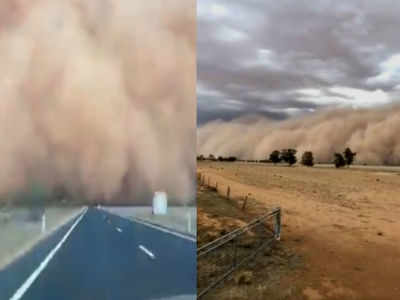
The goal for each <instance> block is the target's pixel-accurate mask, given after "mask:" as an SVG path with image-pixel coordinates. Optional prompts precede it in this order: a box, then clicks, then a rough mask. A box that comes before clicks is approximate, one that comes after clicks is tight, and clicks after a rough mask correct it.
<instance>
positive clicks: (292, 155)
mask: <svg viewBox="0 0 400 300" xmlns="http://www.w3.org/2000/svg"><path fill="white" fill-rule="evenodd" d="M296 154H297V150H296V149H292V148H288V149H282V150H280V151H279V150H274V151H272V152H271V154H270V155H269V158H268V159H265V160H246V161H247V162H261V163H263V162H271V163H274V164H277V163H281V162H284V163H287V164H288V165H289V166H293V165H294V164H296V163H297V157H296ZM356 155H357V153H356V152H353V151H352V150H351V149H350V148H349V147H347V148H346V149H345V150H344V151H343V152H342V153H338V152H336V153H334V155H333V163H334V164H335V167H336V168H342V167H345V166H350V165H352V164H353V162H354V158H355V157H356ZM197 160H211V161H230V162H234V161H237V160H238V159H237V158H236V157H235V156H228V157H222V156H218V157H215V156H214V155H213V154H210V155H209V156H208V157H205V156H204V155H202V154H201V155H199V156H197ZM300 163H301V164H302V165H304V166H307V167H312V166H314V155H313V153H312V151H305V152H303V155H302V156H301V161H300Z"/></svg>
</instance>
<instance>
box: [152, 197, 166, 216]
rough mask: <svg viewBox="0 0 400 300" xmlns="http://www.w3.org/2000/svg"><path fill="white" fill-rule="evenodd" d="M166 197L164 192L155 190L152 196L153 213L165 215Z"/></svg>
mask: <svg viewBox="0 0 400 300" xmlns="http://www.w3.org/2000/svg"><path fill="white" fill-rule="evenodd" d="M167 207H168V197H167V193H166V192H155V193H154V197H153V215H166V214H167Z"/></svg>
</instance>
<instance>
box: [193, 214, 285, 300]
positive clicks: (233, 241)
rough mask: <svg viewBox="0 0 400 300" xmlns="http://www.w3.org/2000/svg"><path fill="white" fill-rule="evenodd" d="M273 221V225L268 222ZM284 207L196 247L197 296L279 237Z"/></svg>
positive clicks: (207, 290) (222, 279)
mask: <svg viewBox="0 0 400 300" xmlns="http://www.w3.org/2000/svg"><path fill="white" fill-rule="evenodd" d="M271 219H272V220H273V222H272V224H271V223H268V221H270V220H271ZM280 233H281V209H280V208H275V209H273V210H272V211H271V212H269V213H267V214H264V215H262V216H261V217H259V218H257V219H255V220H253V221H251V222H250V223H249V224H247V225H246V226H243V227H241V228H238V229H236V230H234V231H232V232H230V233H228V234H226V235H224V236H222V237H220V238H218V239H216V240H214V241H212V242H210V243H208V244H205V245H204V246H202V247H200V248H199V249H197V266H198V270H197V275H198V290H199V292H198V298H201V297H203V296H204V295H206V294H207V293H208V292H209V291H210V290H212V289H213V288H215V287H216V286H217V285H219V284H221V283H222V282H223V281H224V280H225V279H226V278H228V276H229V275H231V274H232V273H233V272H234V271H235V270H236V269H237V268H239V267H240V266H242V265H244V264H245V263H246V262H248V261H249V260H250V259H251V258H253V257H254V256H255V255H256V254H257V253H258V252H259V251H260V250H262V249H263V248H264V247H266V246H267V245H269V244H271V243H272V242H273V241H275V240H279V239H280Z"/></svg>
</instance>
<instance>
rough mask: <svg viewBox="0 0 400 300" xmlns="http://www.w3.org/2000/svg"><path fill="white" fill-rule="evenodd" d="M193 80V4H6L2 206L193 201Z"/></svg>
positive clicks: (1, 33) (1, 50) (15, 0)
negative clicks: (57, 195)
mask: <svg viewBox="0 0 400 300" xmlns="http://www.w3.org/2000/svg"><path fill="white" fill-rule="evenodd" d="M194 74H196V7H195V1H191V0H189V1H181V0H168V1H163V0H151V1H143V2H142V1H129V0H118V1H117V0H60V1H53V0H32V1H24V0H4V1H2V4H1V6H0V136H1V144H0V199H3V200H4V199H6V198H7V197H8V195H10V194H12V193H15V192H16V191H19V190H21V189H24V188H25V187H26V186H27V185H29V184H30V183H31V182H32V181H35V182H40V184H41V185H42V186H43V187H44V188H46V189H48V190H53V189H55V188H56V187H60V186H62V187H63V188H65V189H66V190H67V191H68V193H69V194H70V195H75V196H76V197H82V198H84V199H87V200H89V201H93V202H96V201H100V200H101V201H103V202H105V203H110V204H112V203H117V202H118V203H130V204H134V203H139V202H146V201H151V195H152V193H153V192H154V191H156V190H165V191H167V193H168V194H169V195H170V198H171V199H173V201H176V202H177V203H187V202H188V201H191V199H193V197H194V179H193V178H194V177H195V176H194V173H195V153H196V124H195V119H196V102H195V101H196V98H195V97H196V96H195V89H196V78H195V75H194Z"/></svg>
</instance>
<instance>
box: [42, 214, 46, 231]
mask: <svg viewBox="0 0 400 300" xmlns="http://www.w3.org/2000/svg"><path fill="white" fill-rule="evenodd" d="M45 232H46V212H45V210H43V215H42V233H45Z"/></svg>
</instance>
